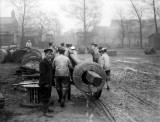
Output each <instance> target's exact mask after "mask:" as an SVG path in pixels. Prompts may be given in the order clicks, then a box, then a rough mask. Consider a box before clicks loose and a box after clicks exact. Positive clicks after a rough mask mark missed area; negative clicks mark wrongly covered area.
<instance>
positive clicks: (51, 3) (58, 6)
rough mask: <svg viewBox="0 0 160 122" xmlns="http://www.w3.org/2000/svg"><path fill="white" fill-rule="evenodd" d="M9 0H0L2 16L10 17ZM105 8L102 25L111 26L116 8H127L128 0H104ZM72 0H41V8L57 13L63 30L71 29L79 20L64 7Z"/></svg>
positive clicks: (0, 13)
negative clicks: (71, 16)
mask: <svg viewBox="0 0 160 122" xmlns="http://www.w3.org/2000/svg"><path fill="white" fill-rule="evenodd" d="M7 1H8V0H0V16H1V17H9V16H10V12H11V11H12V9H13V8H12V6H11V5H9V4H7V3H8V2H7ZM102 1H103V3H104V4H103V10H102V19H101V23H100V26H109V25H110V22H111V19H112V18H113V17H114V14H115V9H116V8H117V7H122V8H125V7H127V6H126V0H102ZM69 4H70V0H39V9H40V10H42V11H44V12H47V13H49V14H51V13H56V14H57V16H58V18H59V20H60V22H61V24H62V26H63V32H64V31H69V30H71V29H74V28H75V27H78V26H79V25H78V24H77V23H78V22H77V21H76V20H75V19H74V18H70V17H68V16H67V14H66V12H64V11H63V10H62V8H63V7H65V6H66V7H68V6H69Z"/></svg>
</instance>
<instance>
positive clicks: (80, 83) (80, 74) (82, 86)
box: [73, 62, 106, 93]
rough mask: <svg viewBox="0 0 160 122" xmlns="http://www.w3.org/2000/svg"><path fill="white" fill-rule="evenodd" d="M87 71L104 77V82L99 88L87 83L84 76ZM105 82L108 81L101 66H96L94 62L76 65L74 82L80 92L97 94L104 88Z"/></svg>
mask: <svg viewBox="0 0 160 122" xmlns="http://www.w3.org/2000/svg"><path fill="white" fill-rule="evenodd" d="M86 71H93V72H95V73H97V74H98V75H100V76H101V77H102V82H101V83H100V84H99V86H97V87H94V86H92V85H91V84H87V83H85V81H84V77H85V76H84V74H85V72H86ZM105 81H106V74H105V71H104V70H103V69H102V68H101V66H100V65H99V64H96V63H94V62H84V63H80V64H78V65H76V66H75V68H74V71H73V82H74V84H75V86H76V87H77V88H78V89H79V90H81V91H83V92H85V93H89V92H92V93H95V92H97V91H99V90H101V89H102V88H103V87H104V84H105Z"/></svg>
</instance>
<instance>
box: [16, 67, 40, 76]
mask: <svg viewBox="0 0 160 122" xmlns="http://www.w3.org/2000/svg"><path fill="white" fill-rule="evenodd" d="M35 73H39V71H37V70H36V69H35V68H31V67H26V66H20V67H19V69H17V70H16V71H15V75H33V74H35Z"/></svg>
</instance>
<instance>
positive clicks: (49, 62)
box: [39, 43, 110, 116]
mask: <svg viewBox="0 0 160 122" xmlns="http://www.w3.org/2000/svg"><path fill="white" fill-rule="evenodd" d="M92 45H93V47H92V50H93V53H92V56H93V61H94V62H96V63H99V64H100V65H101V66H102V68H103V69H104V70H105V72H106V74H107V76H109V75H110V61H109V56H108V55H107V49H106V48H101V49H98V47H97V44H95V43H94V44H92ZM44 53H45V57H44V59H43V60H42V61H41V62H40V65H39V68H40V80H39V86H40V88H41V95H42V102H43V107H42V110H43V113H44V115H47V114H48V113H49V112H53V110H51V109H49V99H50V97H51V90H52V86H53V85H54V86H55V88H56V90H57V93H58V96H59V99H58V102H59V103H60V106H61V107H65V98H66V95H67V93H68V90H69V85H70V76H71V73H72V72H73V66H74V64H73V63H71V60H70V59H69V54H70V53H72V54H74V55H76V56H77V52H76V50H75V47H74V46H72V45H66V46H65V45H64V43H61V47H58V49H56V51H55V48H52V47H51V46H50V47H49V48H48V49H45V50H44ZM47 116H48V115H47Z"/></svg>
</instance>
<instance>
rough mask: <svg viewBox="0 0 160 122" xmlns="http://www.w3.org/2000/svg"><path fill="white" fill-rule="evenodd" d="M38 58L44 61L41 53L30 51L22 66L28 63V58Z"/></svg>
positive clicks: (24, 57)
mask: <svg viewBox="0 0 160 122" xmlns="http://www.w3.org/2000/svg"><path fill="white" fill-rule="evenodd" d="M33 56H34V57H37V58H39V59H42V55H41V53H40V52H39V51H35V50H34V51H32V50H31V51H29V52H27V53H26V54H25V55H24V56H23V58H22V64H24V63H25V62H26V60H27V59H28V58H30V57H33Z"/></svg>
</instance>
